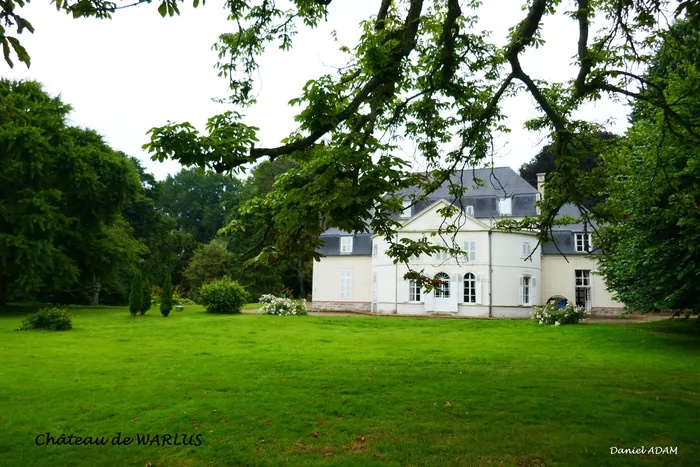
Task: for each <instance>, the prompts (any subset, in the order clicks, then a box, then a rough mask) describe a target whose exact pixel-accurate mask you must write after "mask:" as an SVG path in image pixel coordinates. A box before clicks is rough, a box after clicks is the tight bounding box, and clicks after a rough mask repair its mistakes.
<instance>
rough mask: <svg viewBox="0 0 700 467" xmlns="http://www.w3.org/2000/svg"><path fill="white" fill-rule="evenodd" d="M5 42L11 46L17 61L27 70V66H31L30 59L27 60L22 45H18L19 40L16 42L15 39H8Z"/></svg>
mask: <svg viewBox="0 0 700 467" xmlns="http://www.w3.org/2000/svg"><path fill="white" fill-rule="evenodd" d="M7 40H8V41H10V44H12V48H13V49H14V50H15V53H16V54H17V58H19V61H20V62H23V63H25V64H26V65H27V68H29V65H31V59H30V58H29V54H28V53H27V50H26V49H25V48H24V47H23V46H22V44H20V43H19V40H17V38H16V37H8V38H7Z"/></svg>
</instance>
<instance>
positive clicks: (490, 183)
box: [399, 167, 537, 200]
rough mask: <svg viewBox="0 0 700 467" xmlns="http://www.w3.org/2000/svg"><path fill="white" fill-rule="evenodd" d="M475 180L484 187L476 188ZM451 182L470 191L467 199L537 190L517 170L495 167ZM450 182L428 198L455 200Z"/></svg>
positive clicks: (465, 172)
mask: <svg viewBox="0 0 700 467" xmlns="http://www.w3.org/2000/svg"><path fill="white" fill-rule="evenodd" d="M475 178H478V179H480V180H481V181H482V182H483V186H479V187H477V186H476V182H475V181H474V179H475ZM450 180H451V181H452V183H455V184H460V183H461V184H462V186H464V187H466V188H467V189H468V190H467V192H466V193H465V194H464V197H465V198H472V197H493V196H498V197H501V198H502V197H503V196H504V194H506V195H508V196H512V195H524V194H530V195H536V194H537V189H536V188H533V186H532V185H530V184H529V183H528V182H526V181H525V180H524V179H523V178H522V177H521V176H520V175H518V173H517V172H515V170H513V169H512V168H510V167H494V168H493V169H467V170H462V171H460V172H457V173H454V174H452V175H451V176H450ZM449 186H450V184H449V183H448V182H445V183H443V184H442V186H441V187H440V188H438V189H437V190H435V191H434V192H433V193H431V194H430V195H429V196H428V198H429V199H433V200H437V199H454V196H452V195H450V193H449V191H448V190H449ZM416 191H417V189H416V188H413V189H411V188H408V189H405V190H402V191H400V192H399V193H400V194H412V193H415V192H416Z"/></svg>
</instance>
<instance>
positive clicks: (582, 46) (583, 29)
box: [574, 0, 592, 97]
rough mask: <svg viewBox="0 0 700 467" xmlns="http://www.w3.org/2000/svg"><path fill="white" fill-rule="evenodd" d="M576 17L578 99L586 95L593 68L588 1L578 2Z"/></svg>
mask: <svg viewBox="0 0 700 467" xmlns="http://www.w3.org/2000/svg"><path fill="white" fill-rule="evenodd" d="M575 16H576V18H577V19H578V29H579V35H578V59H579V62H580V64H581V68H580V69H579V72H578V76H576V81H575V82H574V88H575V90H576V95H577V96H576V97H578V96H582V95H583V94H585V93H586V76H588V73H590V72H591V66H592V60H591V56H590V54H589V52H588V27H589V25H590V20H589V18H590V10H589V8H588V0H578V11H577V12H576V14H575Z"/></svg>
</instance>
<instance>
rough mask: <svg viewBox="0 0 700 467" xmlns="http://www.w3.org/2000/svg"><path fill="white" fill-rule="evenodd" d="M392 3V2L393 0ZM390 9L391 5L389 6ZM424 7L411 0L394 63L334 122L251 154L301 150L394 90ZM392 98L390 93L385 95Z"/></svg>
mask: <svg viewBox="0 0 700 467" xmlns="http://www.w3.org/2000/svg"><path fill="white" fill-rule="evenodd" d="M389 3H390V2H389ZM387 8H388V6H387ZM422 9H423V0H411V6H410V8H409V11H408V15H407V16H406V20H405V22H404V29H403V34H402V37H401V42H400V47H399V49H398V50H397V52H396V53H395V54H394V56H393V57H392V61H391V64H390V65H389V66H388V67H387V68H386V70H385V71H384V72H383V73H381V74H377V75H375V76H373V77H372V78H371V79H370V80H369V81H368V82H367V83H366V84H365V85H364V86H363V87H362V89H361V90H360V92H358V93H357V95H356V96H355V97H354V98H353V99H352V101H350V103H349V104H348V105H347V106H346V107H345V108H344V109H343V110H342V111H341V112H340V113H338V115H337V116H336V118H335V119H334V120H333V122H331V123H327V124H326V125H322V126H321V127H320V128H318V129H317V130H315V131H313V132H312V133H311V134H310V135H308V136H306V137H305V138H302V139H299V140H297V141H293V142H291V143H288V144H285V145H282V146H278V147H274V148H252V149H251V150H250V156H251V157H253V158H256V159H257V158H260V157H263V156H268V157H270V158H275V157H278V156H281V155H284V154H289V153H292V152H295V151H301V150H304V149H307V148H309V147H311V146H312V145H313V144H315V143H316V141H318V140H319V139H320V138H322V137H323V136H324V135H325V134H326V133H328V132H329V131H332V130H333V129H334V128H336V127H337V126H338V125H340V124H341V123H343V122H345V121H346V120H347V119H348V118H350V117H351V116H353V115H354V114H355V113H356V112H357V110H358V109H359V108H360V106H361V105H362V104H364V103H366V102H367V100H368V99H369V97H370V95H372V93H374V92H375V91H377V90H378V89H379V88H380V87H381V88H382V91H383V92H384V93H387V92H388V93H391V92H393V86H394V84H395V82H396V80H398V78H399V75H398V73H397V71H398V69H399V67H400V65H401V61H402V60H403V59H404V58H406V57H408V55H409V54H410V53H411V51H412V50H413V49H414V48H415V44H416V43H415V40H416V34H417V33H418V25H419V20H420V14H421V11H422ZM385 97H388V96H385Z"/></svg>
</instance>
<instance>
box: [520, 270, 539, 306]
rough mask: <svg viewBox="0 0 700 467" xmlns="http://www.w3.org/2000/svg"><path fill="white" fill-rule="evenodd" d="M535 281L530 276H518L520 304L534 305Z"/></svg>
mask: <svg viewBox="0 0 700 467" xmlns="http://www.w3.org/2000/svg"><path fill="white" fill-rule="evenodd" d="M536 293H537V280H536V279H535V278H534V277H531V276H520V304H521V305H535V303H536V300H535V295H536Z"/></svg>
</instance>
